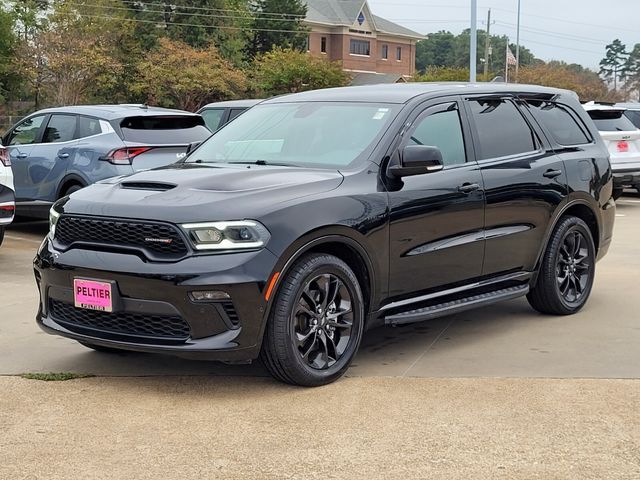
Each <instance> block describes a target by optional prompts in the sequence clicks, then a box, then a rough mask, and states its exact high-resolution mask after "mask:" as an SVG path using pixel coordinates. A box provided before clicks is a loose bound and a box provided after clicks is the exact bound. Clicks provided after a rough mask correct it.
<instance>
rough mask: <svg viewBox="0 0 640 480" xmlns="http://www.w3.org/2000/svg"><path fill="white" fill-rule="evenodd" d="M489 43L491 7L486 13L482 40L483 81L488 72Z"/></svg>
mask: <svg viewBox="0 0 640 480" xmlns="http://www.w3.org/2000/svg"><path fill="white" fill-rule="evenodd" d="M490 44H491V9H489V13H488V14H487V36H486V37H485V40H484V81H485V82H486V81H487V75H488V74H489V45H490Z"/></svg>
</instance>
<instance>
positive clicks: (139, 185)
mask: <svg viewBox="0 0 640 480" xmlns="http://www.w3.org/2000/svg"><path fill="white" fill-rule="evenodd" d="M120 186H121V187H122V188H127V189H129V190H151V191H154V192H166V191H167V190H171V189H172V188H176V187H177V185H176V184H174V183H163V182H122V183H121V184H120Z"/></svg>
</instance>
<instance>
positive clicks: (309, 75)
mask: <svg viewBox="0 0 640 480" xmlns="http://www.w3.org/2000/svg"><path fill="white" fill-rule="evenodd" d="M254 75H255V77H254V81H255V86H256V88H257V90H258V92H259V93H260V94H262V95H279V94H282V93H295V92H302V91H304V90H314V89H317V88H327V87H340V86H344V85H346V84H347V83H348V82H349V75H347V74H346V73H345V72H344V71H343V70H342V66H341V65H340V64H339V63H337V62H327V61H326V60H323V59H321V58H316V57H312V56H311V55H308V54H307V53H303V52H298V51H296V50H291V49H287V50H285V49H282V48H279V47H276V48H274V49H273V50H272V51H270V52H268V53H265V54H263V55H260V56H259V57H258V58H257V59H256V61H255V64H254Z"/></svg>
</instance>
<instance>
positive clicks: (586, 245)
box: [527, 217, 596, 315]
mask: <svg viewBox="0 0 640 480" xmlns="http://www.w3.org/2000/svg"><path fill="white" fill-rule="evenodd" d="M595 250H596V249H595V245H594V242H593V237H592V235H591V230H589V227H588V226H587V224H586V223H584V221H582V220H581V219H580V218H577V217H563V218H562V219H561V220H560V222H559V223H558V225H557V226H556V227H555V229H554V231H553V233H552V235H551V238H550V239H549V244H548V245H547V249H546V251H545V252H544V255H543V257H542V262H541V266H540V272H539V273H538V279H537V281H536V284H535V285H534V286H533V288H532V289H531V291H530V292H529V294H528V295H527V300H529V304H530V305H531V306H532V307H533V308H534V309H536V310H537V311H539V312H540V313H545V314H549V315H571V314H573V313H576V312H577V311H579V310H580V309H581V308H582V307H583V306H584V305H585V303H586V302H587V300H588V298H589V294H590V293H591V288H592V286H593V280H594V276H595V265H596V253H595Z"/></svg>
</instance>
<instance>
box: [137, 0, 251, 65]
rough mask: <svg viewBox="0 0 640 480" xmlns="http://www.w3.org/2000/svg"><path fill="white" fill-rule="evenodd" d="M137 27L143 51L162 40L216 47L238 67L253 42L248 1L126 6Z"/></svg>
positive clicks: (176, 0) (176, 1)
mask: <svg viewBox="0 0 640 480" xmlns="http://www.w3.org/2000/svg"><path fill="white" fill-rule="evenodd" d="M127 4H128V8H129V11H130V14H131V15H132V17H133V18H134V19H135V20H138V22H137V23H136V27H135V28H136V30H135V37H136V38H137V39H138V40H139V43H140V47H141V49H142V50H144V51H147V50H151V49H153V48H156V47H157V46H158V42H159V39H160V38H163V37H167V38H170V39H172V40H176V41H181V42H184V43H186V44H188V45H190V46H192V47H195V48H200V49H201V48H206V47H208V46H209V45H210V44H212V43H213V44H214V45H215V46H216V47H217V48H218V50H219V51H220V53H221V54H222V56H223V57H225V58H226V59H228V60H230V61H232V62H233V63H234V64H236V65H241V64H242V63H243V61H244V52H245V50H246V49H247V45H248V42H249V41H250V39H251V34H250V28H251V25H252V17H251V13H250V10H249V5H248V3H247V1H246V0H172V1H160V2H127Z"/></svg>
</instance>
